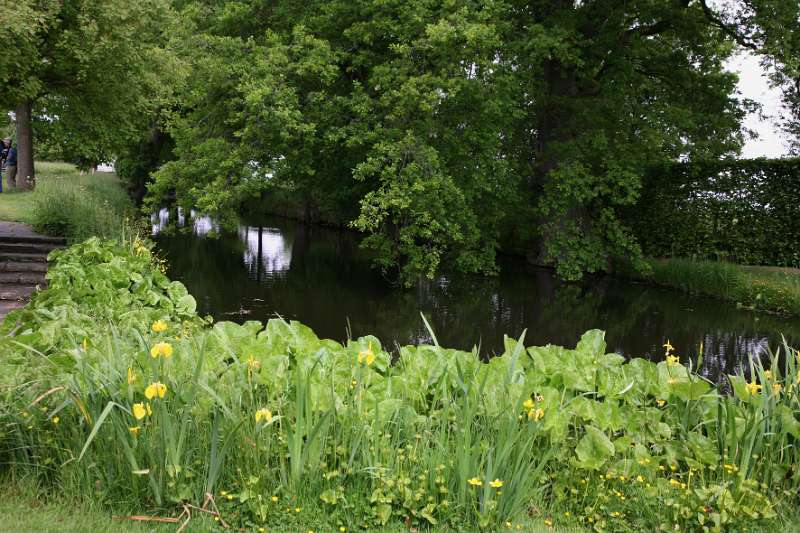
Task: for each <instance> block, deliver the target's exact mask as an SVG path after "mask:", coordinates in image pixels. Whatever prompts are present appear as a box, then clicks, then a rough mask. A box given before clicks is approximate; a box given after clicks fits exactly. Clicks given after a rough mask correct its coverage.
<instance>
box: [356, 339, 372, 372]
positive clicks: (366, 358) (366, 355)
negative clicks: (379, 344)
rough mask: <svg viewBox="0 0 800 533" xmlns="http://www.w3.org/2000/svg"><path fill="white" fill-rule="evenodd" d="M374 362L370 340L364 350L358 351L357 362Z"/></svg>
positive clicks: (369, 363) (368, 364) (368, 363)
mask: <svg viewBox="0 0 800 533" xmlns="http://www.w3.org/2000/svg"><path fill="white" fill-rule="evenodd" d="M374 362H375V354H374V353H373V352H372V342H371V341H370V343H369V345H368V346H367V349H366V350H362V351H360V352H358V364H360V365H361V364H366V365H367V366H370V365H371V364H372V363H374Z"/></svg>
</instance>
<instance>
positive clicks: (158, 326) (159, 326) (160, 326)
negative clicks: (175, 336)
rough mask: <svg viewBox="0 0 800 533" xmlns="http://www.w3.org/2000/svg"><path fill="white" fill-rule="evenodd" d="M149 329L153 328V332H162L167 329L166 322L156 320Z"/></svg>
mask: <svg viewBox="0 0 800 533" xmlns="http://www.w3.org/2000/svg"><path fill="white" fill-rule="evenodd" d="M150 329H152V330H153V333H164V332H165V331H167V323H166V322H164V321H163V320H156V321H155V322H153V325H152V326H151V328H150Z"/></svg>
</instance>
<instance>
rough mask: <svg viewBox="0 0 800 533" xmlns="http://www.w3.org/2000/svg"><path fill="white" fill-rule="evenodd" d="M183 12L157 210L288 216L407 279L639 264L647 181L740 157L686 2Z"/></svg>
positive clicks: (727, 106) (717, 64) (717, 51)
mask: <svg viewBox="0 0 800 533" xmlns="http://www.w3.org/2000/svg"><path fill="white" fill-rule="evenodd" d="M180 6H181V12H180V13H181V17H182V19H183V20H185V21H186V27H184V28H181V31H180V32H179V34H178V35H177V36H176V37H175V38H174V42H175V43H176V48H177V50H178V51H179V54H180V55H181V58H182V59H183V60H185V61H186V62H187V63H188V64H191V65H192V69H191V74H190V75H189V77H188V79H187V81H186V87H185V90H183V91H181V92H180V96H179V98H178V100H179V101H180V102H181V105H180V107H179V108H178V109H177V111H176V112H175V113H173V114H171V115H170V117H169V120H167V123H168V129H169V133H170V135H171V136H172V137H173V138H174V139H175V143H176V145H175V159H174V160H173V161H170V162H168V163H166V164H165V165H163V166H162V167H161V168H160V170H159V171H157V172H156V173H155V175H154V182H153V184H152V186H151V187H150V200H149V205H150V206H151V207H152V206H156V205H159V204H160V203H161V202H162V201H163V200H164V199H165V198H171V197H172V195H173V192H174V196H175V197H176V199H177V201H178V203H179V204H181V205H183V206H184V207H190V206H192V207H196V208H199V210H200V211H203V212H206V213H210V214H215V215H218V216H219V217H221V218H222V219H223V221H230V220H232V219H233V217H234V215H235V214H236V213H237V212H238V211H239V210H241V209H242V208H243V206H246V207H247V209H248V210H252V209H253V208H254V206H256V209H257V206H258V205H259V204H260V203H263V205H264V206H265V207H264V208H269V209H275V208H276V203H280V202H285V203H287V204H288V205H289V206H291V207H287V208H286V209H281V208H280V207H279V206H278V210H279V211H282V212H285V211H292V212H297V211H300V212H301V213H302V216H303V218H307V219H309V218H310V219H322V220H328V221H331V220H332V221H336V222H339V223H348V222H349V223H350V225H351V226H352V227H354V228H356V229H358V230H360V231H362V232H364V233H365V234H366V238H365V240H364V245H365V246H366V247H368V248H370V249H372V250H373V251H374V252H375V261H376V264H377V265H378V266H380V267H381V268H382V269H384V270H387V271H393V272H396V273H397V274H399V276H398V277H399V279H400V280H401V281H402V282H404V283H406V284H409V283H411V282H414V281H416V280H417V279H418V276H419V275H425V276H429V277H430V276H433V274H434V272H436V271H437V270H440V269H442V268H456V269H458V270H462V271H466V272H483V273H491V272H494V271H495V262H494V259H495V252H496V250H497V249H498V248H499V247H500V243H501V242H502V241H504V240H505V241H508V240H512V241H516V242H514V244H515V247H516V248H524V249H527V250H530V249H534V250H536V255H538V256H539V257H538V258H539V260H540V261H542V262H548V263H551V264H555V265H556V266H557V267H558V269H559V272H560V273H561V274H562V275H563V276H565V277H569V278H578V277H580V276H581V274H582V273H583V272H586V271H598V270H604V269H606V268H608V266H609V264H610V262H611V261H612V260H613V259H614V258H616V257H620V256H628V257H633V258H634V259H636V258H638V256H639V255H640V250H639V248H638V246H637V244H636V242H635V238H634V237H633V236H632V235H631V234H630V232H629V231H628V229H627V228H626V226H625V225H624V224H623V223H622V222H621V220H620V217H619V212H620V210H621V209H623V208H624V207H625V206H629V205H631V204H632V203H634V202H635V201H636V198H637V196H638V193H639V190H640V188H641V176H642V175H643V173H644V171H645V169H646V168H647V167H648V165H650V164H651V163H653V162H657V161H663V160H675V159H677V158H679V157H690V158H701V157H705V158H708V157H717V156H719V155H723V154H731V153H734V152H735V151H736V150H737V149H738V147H739V146H740V144H741V141H742V135H741V132H740V131H739V129H740V120H741V118H742V116H743V115H744V111H745V110H746V109H749V107H750V106H749V104H748V103H747V102H740V101H738V100H737V99H735V98H733V97H732V96H731V95H732V94H733V91H734V88H735V82H736V79H735V76H734V75H732V74H730V73H728V72H726V71H725V70H724V68H723V66H724V62H725V60H726V59H727V58H728V57H729V55H730V53H731V51H732V47H731V45H730V43H728V42H727V41H726V40H725V38H724V34H723V33H721V32H719V31H718V28H716V26H715V25H714V24H713V23H712V22H711V21H710V20H709V18H708V16H707V15H706V13H705V12H704V10H703V9H701V8H700V6H696V5H688V4H686V3H679V2H662V1H654V0H637V1H635V2H625V3H623V4H619V5H616V4H615V5H609V4H608V3H607V2H602V1H597V0H595V1H590V2H578V3H561V4H558V5H553V3H552V2H549V1H547V2H543V1H538V0H533V1H527V2H516V1H515V2H505V3H503V2H500V3H497V2H489V3H486V2H484V3H475V2H467V1H460V0H459V1H456V2H450V3H443V4H430V3H426V2H420V1H412V2H401V3H396V4H391V5H387V4H386V3H383V2H374V1H373V0H358V1H357V2H355V3H353V2H340V1H338V0H319V1H316V2H313V3H312V4H311V5H306V4H303V5H302V7H301V6H300V5H299V4H296V3H293V2H286V3H282V4H281V5H280V6H279V7H276V8H275V9H269V10H267V9H264V8H263V7H262V6H261V5H259V4H254V5H249V4H242V3H240V2H223V3H215V4H211V3H207V2H202V1H189V2H183V3H181V4H180ZM600 16H602V17H604V18H603V20H607V22H606V23H604V24H597V23H596V21H597V20H598V17H600ZM631 21H635V24H633V23H632V22H631ZM665 79H668V80H669V83H665V82H664V80H665Z"/></svg>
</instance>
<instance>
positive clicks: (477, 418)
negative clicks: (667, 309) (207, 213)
mask: <svg viewBox="0 0 800 533" xmlns="http://www.w3.org/2000/svg"><path fill="white" fill-rule="evenodd" d="M53 259H54V262H55V265H54V267H53V268H52V269H51V271H50V273H49V277H50V285H49V288H48V289H47V290H45V291H43V292H41V293H38V294H37V295H36V297H35V298H34V299H33V301H32V302H31V303H30V305H29V306H28V307H27V308H25V309H23V310H20V311H17V312H15V313H12V314H10V315H9V316H8V317H7V319H6V321H5V322H4V323H3V325H2V329H1V331H2V333H3V334H4V335H3V337H2V340H0V353H2V354H4V355H3V357H2V359H1V360H0V391H3V392H2V398H1V399H0V428H3V430H2V432H1V433H0V464H8V465H10V466H9V469H10V471H11V473H12V474H14V475H15V476H29V477H33V478H35V479H36V480H37V482H38V483H39V484H40V485H41V486H42V487H45V488H48V487H49V488H50V490H51V491H56V490H57V491H60V492H64V493H68V494H74V495H81V496H82V497H83V498H86V499H90V500H92V501H95V502H97V503H98V504H100V505H105V506H107V507H109V508H118V509H134V510H137V509H138V510H140V512H142V513H144V512H147V513H152V514H159V515H161V516H177V515H178V514H180V512H181V511H182V509H183V508H184V505H194V506H205V507H206V508H207V509H212V510H213V511H214V512H215V513H216V512H217V510H218V512H219V514H218V515H216V514H215V515H210V516H216V517H217V518H219V519H220V523H222V522H223V521H224V522H225V523H229V524H231V525H234V526H236V527H240V528H244V529H245V530H248V531H259V530H260V528H264V529H267V530H270V529H274V528H286V527H290V528H293V530H306V529H312V530H314V531H318V530H319V531H337V530H339V531H352V530H367V529H369V530H374V529H381V528H394V529H398V530H399V529H405V530H407V529H411V528H417V529H433V530H444V529H456V530H465V529H489V530H502V529H517V528H520V529H526V530H531V529H534V530H535V529H537V528H545V529H547V528H550V527H563V528H590V529H595V530H597V531H640V530H670V531H673V530H681V531H686V530H712V531H713V530H716V531H721V530H728V529H736V530H740V529H745V528H746V529H748V530H759V529H761V530H764V531H770V530H776V529H780V528H782V527H784V524H785V521H786V520H788V519H789V518H788V517H789V516H792V515H790V514H788V513H791V512H792V509H793V508H794V507H795V506H796V505H797V504H798V490H797V489H798V485H799V482H800V476H798V473H797V471H796V464H797V450H796V448H795V443H796V439H797V438H798V437H800V421H798V412H799V411H800V392H799V391H798V389H797V380H798V377H800V376H799V375H798V361H797V353H796V352H795V351H793V350H791V349H790V348H788V347H784V348H783V356H782V357H781V358H780V359H776V361H775V363H774V364H773V367H772V369H771V370H764V369H763V368H761V367H760V366H758V365H756V366H753V369H752V374H753V378H752V380H750V381H747V380H745V378H744V377H742V376H731V377H730V384H731V388H732V391H733V393H732V394H731V395H725V394H721V393H719V392H718V391H717V390H716V389H715V388H714V387H713V386H712V384H710V383H708V382H707V381H705V380H703V378H701V377H699V376H698V375H696V374H694V373H693V372H692V371H691V369H690V368H688V367H687V366H684V364H681V360H680V358H679V357H678V356H676V355H675V354H674V349H673V348H672V347H671V346H666V347H665V349H666V351H667V357H666V360H665V361H662V362H659V363H653V362H650V361H646V360H643V359H633V360H631V361H628V362H626V361H625V360H624V359H623V358H622V357H620V356H618V355H616V354H607V353H606V351H605V350H606V345H605V341H604V335H603V333H602V332H600V331H590V332H587V333H586V334H585V335H584V336H583V337H582V338H581V340H580V342H579V343H578V344H577V346H576V348H575V349H567V348H562V347H558V346H549V345H548V346H543V347H525V346H524V338H520V339H517V340H514V339H506V350H505V352H504V353H503V354H502V355H500V356H498V357H495V358H494V359H492V360H490V361H489V362H488V363H485V362H482V361H481V360H480V358H479V357H478V354H477V353H469V352H462V351H457V350H451V349H446V348H443V347H440V346H438V345H435V344H434V345H432V346H428V345H424V346H404V347H402V348H400V349H399V350H398V352H397V353H394V354H392V353H389V352H388V351H386V350H385V349H384V348H383V346H382V345H381V343H380V341H379V339H377V338H375V337H371V336H367V337H362V338H359V339H354V340H350V341H349V342H347V343H346V344H345V345H342V344H339V343H337V342H334V341H331V340H324V339H319V338H317V336H316V335H315V334H314V333H313V331H311V330H310V329H309V328H307V327H305V326H303V325H302V324H299V323H297V322H286V321H284V320H279V319H275V320H270V321H269V322H268V323H267V324H261V323H259V322H247V323H245V324H243V325H237V324H233V323H229V322H221V323H217V324H214V325H213V326H212V325H211V324H209V323H208V322H207V321H205V320H203V319H200V318H199V317H197V316H196V313H195V302H194V299H193V298H192V297H191V296H190V295H188V294H187V293H186V289H185V288H184V287H183V285H181V284H180V283H177V282H170V280H169V279H167V277H166V276H165V275H164V274H163V272H162V268H161V265H160V264H159V263H158V262H156V261H154V260H153V258H152V256H151V254H150V252H149V250H148V249H147V247H146V246H145V245H143V244H142V243H140V242H138V241H134V242H130V243H126V244H124V245H120V244H114V243H111V242H103V241H100V240H98V239H91V240H89V241H87V242H85V243H83V244H81V245H78V246H74V247H72V248H69V249H67V250H64V251H59V252H55V253H54V257H53ZM210 498H211V499H213V502H211V500H210ZM390 530H391V529H390Z"/></svg>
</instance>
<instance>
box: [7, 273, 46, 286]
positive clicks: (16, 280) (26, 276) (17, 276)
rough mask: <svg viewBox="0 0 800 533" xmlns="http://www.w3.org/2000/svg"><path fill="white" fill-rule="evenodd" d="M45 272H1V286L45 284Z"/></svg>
mask: <svg viewBox="0 0 800 533" xmlns="http://www.w3.org/2000/svg"><path fill="white" fill-rule="evenodd" d="M44 283H45V279H44V272H24V271H22V272H0V287H2V286H3V285H44Z"/></svg>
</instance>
